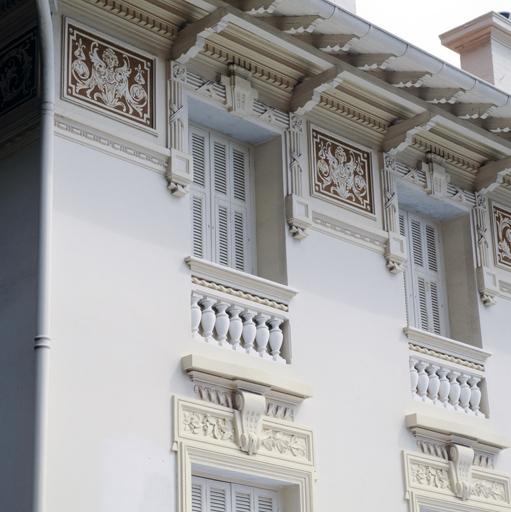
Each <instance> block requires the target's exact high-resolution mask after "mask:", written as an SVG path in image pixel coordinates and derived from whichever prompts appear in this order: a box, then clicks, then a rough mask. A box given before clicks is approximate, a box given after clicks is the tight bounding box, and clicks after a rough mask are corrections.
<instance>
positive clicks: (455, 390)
mask: <svg viewBox="0 0 511 512" xmlns="http://www.w3.org/2000/svg"><path fill="white" fill-rule="evenodd" d="M459 375H460V372H457V371H455V370H451V371H450V372H449V373H448V374H447V378H448V379H449V382H450V384H451V389H450V391H449V403H450V404H451V406H452V407H453V408H454V409H457V408H458V406H459V402H460V383H459V382H458V377H459Z"/></svg>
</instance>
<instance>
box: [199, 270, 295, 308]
mask: <svg viewBox="0 0 511 512" xmlns="http://www.w3.org/2000/svg"><path fill="white" fill-rule="evenodd" d="M192 283H193V284H198V285H201V286H205V287H206V288H211V289H212V290H216V291H219V292H223V293H227V294H229V295H233V296H234V297H240V298H242V299H246V300H251V301H252V302H257V303H258V304H264V305H265V306H268V307H271V308H275V309H279V310H281V311H289V308H288V307H287V306H286V305H285V304H280V303H278V302H275V301H274V300H269V299H264V298H263V297H258V296H257V295H252V294H251V293H245V292H242V291H241V290H235V289H234V288H230V287H227V286H223V285H221V284H217V283H213V282H212V281H206V280H205V279H199V278H198V277H195V276H192Z"/></svg>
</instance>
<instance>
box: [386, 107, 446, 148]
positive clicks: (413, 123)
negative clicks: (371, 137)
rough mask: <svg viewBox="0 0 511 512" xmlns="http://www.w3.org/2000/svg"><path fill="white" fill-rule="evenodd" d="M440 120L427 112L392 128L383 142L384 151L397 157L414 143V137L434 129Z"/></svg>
mask: <svg viewBox="0 0 511 512" xmlns="http://www.w3.org/2000/svg"><path fill="white" fill-rule="evenodd" d="M438 118H439V116H436V115H434V114H433V113H432V112H430V111H429V110H426V111H425V112H423V113H422V114H418V115H416V116H415V117H412V118H411V119H407V120H406V121H402V122H401V123H398V124H395V125H393V126H391V127H390V128H389V129H388V131H387V135H386V136H385V139H384V140H383V151H384V152H385V153H389V154H390V155H393V156H395V155H396V154H397V153H400V152H401V151H403V150H404V149H405V148H407V147H408V146H409V145H410V144H411V143H412V140H413V137H414V135H416V134H417V133H419V132H427V131H429V130H430V129H431V128H433V126H435V124H436V123H437V120H438Z"/></svg>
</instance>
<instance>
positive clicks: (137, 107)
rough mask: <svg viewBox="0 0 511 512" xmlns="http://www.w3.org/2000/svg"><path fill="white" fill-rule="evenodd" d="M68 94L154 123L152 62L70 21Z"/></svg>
mask: <svg viewBox="0 0 511 512" xmlns="http://www.w3.org/2000/svg"><path fill="white" fill-rule="evenodd" d="M68 55H69V64H68V74H67V85H66V90H67V94H68V96H71V97H73V98H75V99H77V100H80V101H84V102H86V103H89V104H93V105H94V106H95V107H97V108H99V109H103V110H105V109H106V110H110V111H113V112H115V113H116V114H118V115H121V116H123V117H126V118H128V119H130V120H132V121H135V122H137V123H141V124H144V125H146V126H151V125H152V113H151V94H152V92H151V88H152V80H153V78H152V72H153V71H152V69H153V66H152V62H151V60H150V59H147V58H145V57H143V56H142V55H139V54H135V53H134V52H130V51H128V50H127V49H125V48H121V47H118V46H116V45H114V44H113V43H109V42H107V41H106V40H103V39H101V38H99V37H95V36H92V34H89V33H87V32H85V31H84V30H81V29H78V28H76V27H73V26H71V25H69V31H68Z"/></svg>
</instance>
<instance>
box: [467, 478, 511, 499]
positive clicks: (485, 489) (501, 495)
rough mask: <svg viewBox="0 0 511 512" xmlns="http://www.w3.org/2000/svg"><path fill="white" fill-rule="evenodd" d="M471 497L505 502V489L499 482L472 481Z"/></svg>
mask: <svg viewBox="0 0 511 512" xmlns="http://www.w3.org/2000/svg"><path fill="white" fill-rule="evenodd" d="M472 496H478V497H481V498H485V499H487V500H495V501H505V499H506V494H505V487H504V485H503V484H501V483H500V482H492V481H490V480H481V479H479V480H474V481H473V482H472Z"/></svg>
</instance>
